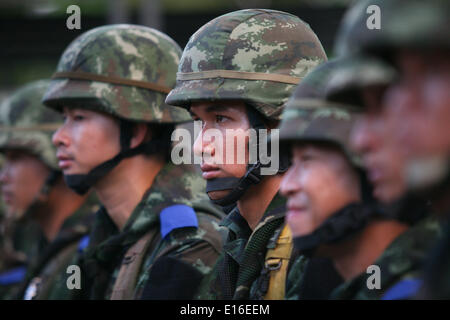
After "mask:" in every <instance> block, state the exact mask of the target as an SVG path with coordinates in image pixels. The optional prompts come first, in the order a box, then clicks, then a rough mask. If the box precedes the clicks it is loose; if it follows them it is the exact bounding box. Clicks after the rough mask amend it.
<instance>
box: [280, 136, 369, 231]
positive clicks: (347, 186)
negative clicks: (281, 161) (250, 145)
mask: <svg viewBox="0 0 450 320" xmlns="http://www.w3.org/2000/svg"><path fill="white" fill-rule="evenodd" d="M292 151H293V156H292V165H291V167H290V168H289V170H288V171H287V173H286V174H285V175H284V177H283V180H282V183H281V188H280V191H281V193H282V194H283V195H284V196H285V197H287V198H288V201H287V210H288V211H287V213H286V221H287V223H288V224H289V227H290V228H291V230H292V234H293V235H294V236H303V235H307V234H310V233H311V232H313V231H314V230H315V229H317V227H319V226H320V225H321V224H322V223H323V222H324V221H325V220H326V219H328V218H329V217H330V216H331V215H332V214H334V213H335V212H336V211H338V210H340V209H342V208H343V207H345V206H346V205H348V204H350V203H352V202H356V201H359V199H360V187H359V180H358V175H357V173H356V171H355V170H354V169H353V168H352V166H351V164H350V163H349V162H348V160H347V159H346V157H345V156H344V155H343V154H342V153H341V152H340V151H339V150H337V149H335V148H324V147H318V146H314V145H313V144H298V145H294V146H293V149H292Z"/></svg>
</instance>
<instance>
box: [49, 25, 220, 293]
mask: <svg viewBox="0 0 450 320" xmlns="http://www.w3.org/2000/svg"><path fill="white" fill-rule="evenodd" d="M180 53H181V50H180V48H179V47H178V45H177V44H176V43H175V42H174V41H173V40H172V39H170V38H169V37H168V36H167V35H165V34H163V33H161V32H159V31H157V30H154V29H151V28H147V27H143V26H134V25H109V26H104V27H99V28H95V29H93V30H90V31H88V32H86V33H84V34H82V35H81V36H80V37H78V38H77V39H75V40H74V41H73V42H72V43H71V44H70V45H69V46H68V47H67V49H66V50H65V51H64V53H63V55H62V56H61V59H60V61H59V64H58V67H57V71H56V73H55V74H54V75H53V81H52V83H51V85H50V87H49V89H48V91H47V93H46V94H45V96H44V98H43V101H44V103H45V104H46V105H47V106H49V107H52V108H54V109H57V110H59V111H61V112H62V113H63V115H64V118H65V120H64V124H63V125H62V126H61V127H60V128H59V129H58V130H57V131H56V133H55V134H54V136H53V143H54V144H55V145H56V147H57V156H58V159H59V166H60V168H61V169H62V170H63V173H64V179H65V180H66V182H67V184H68V185H69V186H70V187H71V188H72V189H73V190H75V191H77V192H78V193H80V194H84V193H85V192H87V191H88V190H89V189H90V188H92V189H93V190H95V192H96V193H97V195H98V197H99V200H100V202H101V203H102V205H103V206H102V207H101V208H100V210H99V211H98V212H97V215H96V218H95V221H94V228H93V231H92V232H91V234H90V239H89V244H88V246H87V248H85V249H84V252H83V254H82V255H81V258H80V259H81V260H80V267H81V275H82V277H83V278H82V289H81V290H78V295H77V296H73V298H84V299H86V298H89V299H140V298H142V299H189V298H191V297H192V295H193V294H194V293H195V291H196V288H197V286H198V283H199V282H200V280H201V279H202V278H203V277H204V276H205V275H207V274H208V273H209V272H210V270H211V269H212V267H213V265H214V264H215V262H216V259H217V257H218V255H219V251H220V249H221V246H222V241H221V240H222V236H221V234H220V232H219V231H218V230H219V227H218V222H219V220H220V218H221V213H220V211H219V210H217V209H215V208H214V207H212V206H211V205H209V204H208V203H203V202H201V200H202V199H203V198H204V195H203V192H204V183H203V181H202V179H201V177H199V176H198V174H196V173H195V171H194V170H193V167H192V166H175V165H174V164H172V163H171V161H170V149H171V132H172V130H173V128H174V125H175V124H176V123H180V122H183V121H187V120H190V117H189V114H188V113H187V112H186V111H185V110H183V109H181V108H177V107H171V106H168V105H166V104H164V99H165V97H166V94H167V93H168V92H169V91H170V89H171V88H172V87H173V85H174V84H175V73H176V68H177V65H178V62H179V57H180Z"/></svg>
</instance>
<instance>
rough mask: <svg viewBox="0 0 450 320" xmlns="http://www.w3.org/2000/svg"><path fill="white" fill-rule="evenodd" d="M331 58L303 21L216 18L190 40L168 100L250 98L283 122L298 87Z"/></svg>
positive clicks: (248, 15)
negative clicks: (285, 109) (303, 79)
mask: <svg viewBox="0 0 450 320" xmlns="http://www.w3.org/2000/svg"><path fill="white" fill-rule="evenodd" d="M326 60H327V57H326V54H325V52H324V50H323V47H322V45H321V43H320V41H319V39H318V38H317V36H316V34H315V33H314V32H313V31H312V30H311V28H310V27H309V25H308V24H306V23H305V22H303V21H302V20H300V19H299V18H298V17H296V16H294V15H291V14H288V13H285V12H281V11H275V10H265V9H264V10H263V9H248V10H240V11H235V12H231V13H228V14H225V15H222V16H220V17H218V18H215V19H213V20H212V21H210V22H209V23H207V24H206V25H204V26H203V27H201V28H200V29H199V30H198V31H197V32H196V33H195V34H193V35H192V36H191V38H190V39H189V42H188V44H187V45H186V48H185V49H184V51H183V55H182V57H181V61H180V64H179V67H178V74H177V84H176V86H175V88H174V89H173V90H172V91H171V92H170V94H169V95H168V97H167V100H166V102H167V103H168V104H171V105H176V106H182V107H185V108H188V107H189V106H190V103H191V102H194V101H205V100H206V101H214V100H236V99H238V100H244V101H246V102H247V103H248V104H250V105H252V106H253V107H254V108H255V109H256V110H257V111H259V112H260V113H261V114H262V115H263V116H265V117H266V118H269V119H275V120H279V119H280V115H281V112H282V108H283V106H284V104H285V103H286V101H287V100H288V98H289V96H290V95H291V94H292V92H293V90H294V88H295V86H296V84H298V82H299V81H300V80H301V79H302V78H303V77H304V76H305V75H306V74H308V73H309V72H310V71H311V70H312V69H313V68H315V67H316V66H317V65H319V64H320V63H322V62H323V61H326Z"/></svg>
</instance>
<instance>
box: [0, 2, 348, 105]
mask: <svg viewBox="0 0 450 320" xmlns="http://www.w3.org/2000/svg"><path fill="white" fill-rule="evenodd" d="M351 2H352V0H78V1H76V0H0V44H1V50H0V102H1V101H2V100H3V98H4V97H5V96H7V95H8V94H9V93H10V92H11V91H12V90H14V89H15V88H17V87H18V86H20V85H22V84H24V83H26V82H28V81H32V80H36V79H41V78H48V77H50V76H51V74H52V73H53V72H54V70H55V68H56V64H57V62H58V58H59V56H60V55H61V53H62V52H63V50H64V49H65V48H66V46H67V45H68V44H69V43H70V42H71V41H72V40H73V39H74V38H75V37H77V36H78V35H79V34H81V33H83V32H85V31H87V30H89V29H92V28H94V27H97V26H101V25H105V24H111V23H133V24H141V25H146V26H149V27H153V28H156V29H159V30H161V31H163V32H165V33H167V34H168V35H169V36H171V37H172V38H173V39H174V40H175V41H177V42H178V44H179V45H180V46H181V47H182V48H183V47H184V46H185V45H186V43H187V41H188V39H189V37H190V36H191V35H192V34H193V33H194V32H195V31H196V30H197V29H198V28H199V27H201V26H202V25H203V24H205V23H206V22H208V21H209V20H211V19H213V18H215V17H217V16H219V15H221V14H224V13H228V12H231V11H234V10H239V9H245V8H270V9H275V10H281V11H286V12H289V13H292V14H294V15H297V16H298V17H300V18H301V19H303V20H304V21H305V22H307V23H309V24H310V26H311V28H312V29H313V30H314V31H315V32H316V33H317V35H318V36H319V38H320V40H321V41H322V44H323V46H324V48H325V50H326V51H327V53H328V55H329V56H331V55H332V46H333V40H334V36H335V32H336V30H337V27H338V24H339V22H340V19H341V18H342V15H343V14H344V12H345V10H346V8H347V7H348V5H349V4H350V3H351ZM73 4H75V5H78V6H79V7H80V9H81V30H75V29H74V30H69V29H67V27H66V20H67V18H68V17H69V16H70V14H68V13H66V10H67V7H68V6H70V5H73Z"/></svg>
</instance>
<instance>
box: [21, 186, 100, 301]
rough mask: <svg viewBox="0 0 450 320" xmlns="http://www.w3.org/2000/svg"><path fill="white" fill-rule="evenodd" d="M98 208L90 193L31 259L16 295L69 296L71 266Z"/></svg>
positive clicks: (29, 297) (39, 296)
mask: <svg viewBox="0 0 450 320" xmlns="http://www.w3.org/2000/svg"><path fill="white" fill-rule="evenodd" d="M97 208H98V200H97V198H96V197H95V196H94V195H89V197H88V199H87V200H86V201H85V202H84V203H83V205H82V206H81V207H80V208H79V209H78V210H77V211H76V212H75V213H73V214H72V215H71V216H70V217H68V218H67V219H66V220H65V221H64V223H63V225H62V226H61V229H60V231H59V232H58V234H57V236H56V237H55V239H54V240H53V241H52V242H50V243H49V244H48V245H47V246H46V247H45V249H44V250H43V251H42V254H40V255H38V256H36V257H34V259H33V260H32V261H31V263H30V265H29V267H28V268H27V273H26V276H25V280H24V281H23V282H22V284H21V287H20V289H19V290H18V293H17V295H16V297H15V298H16V299H26V300H29V299H34V300H47V299H60V298H62V297H64V296H65V294H64V291H67V290H68V288H67V285H66V280H67V279H66V278H67V277H68V274H67V273H66V271H67V267H68V266H69V265H70V264H71V261H72V259H73V257H74V256H75V255H76V254H77V249H78V246H79V242H80V239H82V238H83V236H85V235H87V234H88V232H89V230H90V226H91V224H92V220H93V215H94V212H95V210H96V209H97ZM60 295H61V297H60Z"/></svg>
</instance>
